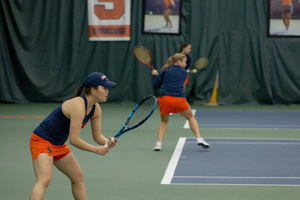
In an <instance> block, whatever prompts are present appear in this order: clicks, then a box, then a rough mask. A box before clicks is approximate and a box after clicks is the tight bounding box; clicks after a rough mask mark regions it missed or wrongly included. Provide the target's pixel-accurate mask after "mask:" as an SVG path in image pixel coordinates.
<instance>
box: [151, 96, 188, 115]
mask: <svg viewBox="0 0 300 200" xmlns="http://www.w3.org/2000/svg"><path fill="white" fill-rule="evenodd" d="M157 103H158V105H159V111H160V114H161V115H168V114H169V113H179V112H183V111H186V110H187V109H189V108H190V105H189V103H188V102H187V100H186V98H183V97H173V96H167V95H166V96H162V97H158V98H157Z"/></svg>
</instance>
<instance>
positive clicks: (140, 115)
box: [128, 98, 156, 127]
mask: <svg viewBox="0 0 300 200" xmlns="http://www.w3.org/2000/svg"><path fill="white" fill-rule="evenodd" d="M155 104H156V100H155V98H148V99H147V100H146V101H144V102H143V103H142V104H141V105H140V106H139V107H138V109H137V110H136V111H135V112H134V113H133V115H132V116H131V119H130V120H129V122H128V126H129V127H134V126H136V125H138V124H139V123H141V122H143V121H145V120H146V119H147V118H148V117H149V116H150V114H151V113H152V112H153V110H154V108H155Z"/></svg>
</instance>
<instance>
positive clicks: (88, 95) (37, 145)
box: [30, 72, 118, 200]
mask: <svg viewBox="0 0 300 200" xmlns="http://www.w3.org/2000/svg"><path fill="white" fill-rule="evenodd" d="M115 86H116V83H114V82H111V81H109V80H108V79H107V77H106V76H105V75H104V74H102V73H100V72H94V73H91V74H90V75H88V76H87V77H86V78H85V79H84V82H83V84H82V86H80V87H79V88H78V89H77V95H76V96H75V97H72V98H70V99H69V100H67V101H65V102H64V103H63V104H62V105H60V106H59V107H58V108H56V109H55V110H54V111H53V112H52V113H51V114H50V115H49V116H48V117H47V118H46V119H45V120H44V121H43V122H42V123H41V124H40V125H39V126H38V127H37V128H36V129H35V130H34V131H33V133H32V135H31V138H30V151H31V155H32V159H33V169H34V172H35V175H36V183H35V185H34V187H33V189H32V191H31V195H30V199H31V200H34V199H43V197H44V195H45V192H46V189H47V187H48V185H49V183H50V181H51V178H52V169H53V165H54V166H55V167H56V168H57V169H58V170H60V171H61V172H62V173H63V174H65V175H66V176H67V177H68V178H69V179H70V181H71V187H72V193H73V196H74V199H87V195H86V190H85V186H84V181H83V173H82V170H81V168H80V166H79V164H78V162H77V160H76V158H75V156H74V154H73V153H72V152H71V150H70V149H69V147H68V146H67V144H66V143H65V142H66V140H67V139H68V138H69V142H70V144H71V145H73V146H75V147H77V148H78V149H81V150H85V151H89V152H92V153H96V154H99V155H105V154H107V153H108V152H109V148H112V147H114V146H115V145H116V142H117V141H118V140H117V139H115V140H114V141H112V140H111V138H110V139H109V140H108V139H106V138H105V137H104V136H103V135H102V133H101V118H102V111H101V107H100V105H99V104H98V103H99V102H105V101H106V100H107V97H108V93H109V91H108V89H109V88H114V87H115ZM89 120H90V122H91V129H92V135H93V139H94V141H95V142H96V143H97V144H99V146H94V145H91V144H89V143H87V142H85V141H83V140H82V139H80V131H81V128H83V127H84V126H85V125H86V124H87V123H88V121H89ZM106 142H107V147H105V146H103V145H105V144H106Z"/></svg>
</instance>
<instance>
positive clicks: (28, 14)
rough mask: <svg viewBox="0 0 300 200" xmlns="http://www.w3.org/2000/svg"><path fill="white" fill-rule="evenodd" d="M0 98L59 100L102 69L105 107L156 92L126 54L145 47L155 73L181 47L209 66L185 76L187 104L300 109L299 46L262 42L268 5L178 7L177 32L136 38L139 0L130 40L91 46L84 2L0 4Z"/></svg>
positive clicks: (240, 1) (232, 0)
mask: <svg viewBox="0 0 300 200" xmlns="http://www.w3.org/2000/svg"><path fill="white" fill-rule="evenodd" d="M0 2H1V5H0V22H1V24H0V100H1V101H4V102H16V103H24V102H59V101H62V100H64V99H65V98H67V97H69V96H70V95H73V93H74V91H75V89H76V88H77V86H79V85H80V84H81V83H82V81H83V79H84V77H85V76H86V75H87V74H89V73H90V72H94V71H101V72H103V73H105V74H106V75H107V76H108V77H109V79H111V80H112V81H115V82H117V83H118V86H117V87H116V88H115V89H113V90H112V91H111V92H110V97H109V100H108V101H109V102H126V101H135V102H136V101H139V100H141V99H142V98H143V97H145V96H146V95H149V94H154V95H156V96H157V95H159V91H157V90H154V89H153V86H152V76H151V73H150V70H149V69H147V68H146V67H144V66H143V64H141V63H139V62H138V61H137V60H136V59H135V57H134V56H133V53H132V51H133V47H134V46H136V45H143V46H145V47H146V48H148V49H149V50H150V51H151V52H152V53H153V57H154V65H155V67H156V68H157V69H160V68H161V67H162V65H163V64H164V63H165V62H166V60H167V58H168V57H169V56H171V55H172V54H173V53H174V52H176V51H177V49H178V47H179V46H180V44H182V43H183V42H186V41H188V42H190V43H191V44H192V52H191V57H192V59H193V61H195V60H196V59H197V58H198V57H200V56H207V57H209V59H210V62H209V65H208V66H207V67H206V69H204V70H202V71H200V72H198V73H197V74H191V75H190V80H189V84H188V86H187V88H186V94H187V99H188V100H189V102H191V103H194V104H202V103H207V102H208V101H209V100H210V97H211V95H212V91H213V87H214V83H215V78H216V75H217V74H218V77H219V80H218V81H219V88H218V103H219V104H222V105H229V104H298V103H300V70H299V67H300V66H299V63H300V39H299V38H268V37H267V27H268V0H209V1H208V0H182V18H181V20H182V21H181V28H182V29H181V35H179V36H178V35H143V34H142V24H143V22H142V19H143V18H142V15H143V13H142V7H143V5H142V4H143V3H142V0H131V3H132V6H131V40H130V41H122V42H90V41H89V40H88V18H87V1H86V0H0Z"/></svg>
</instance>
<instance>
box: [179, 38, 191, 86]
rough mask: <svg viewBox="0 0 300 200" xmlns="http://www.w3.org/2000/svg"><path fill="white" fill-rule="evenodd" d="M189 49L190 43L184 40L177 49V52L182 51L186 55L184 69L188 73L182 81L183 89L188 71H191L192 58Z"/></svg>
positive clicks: (187, 80) (186, 81)
mask: <svg viewBox="0 0 300 200" xmlns="http://www.w3.org/2000/svg"><path fill="white" fill-rule="evenodd" d="M191 50H192V45H191V44H190V43H188V42H185V43H183V44H182V45H181V46H180V47H179V51H178V53H182V54H184V55H185V56H186V66H185V69H186V71H187V73H188V75H187V77H186V79H185V81H184V90H185V87H186V85H187V84H188V82H189V73H190V71H191V65H192V58H191V56H190V55H189V54H190V52H191Z"/></svg>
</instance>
